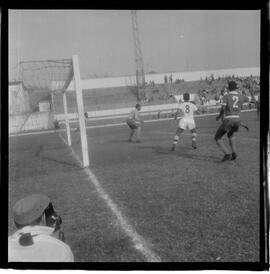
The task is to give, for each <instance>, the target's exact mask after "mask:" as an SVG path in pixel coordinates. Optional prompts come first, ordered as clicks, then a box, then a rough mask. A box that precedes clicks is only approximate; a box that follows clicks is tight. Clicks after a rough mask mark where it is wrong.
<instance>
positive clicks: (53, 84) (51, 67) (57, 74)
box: [20, 59, 73, 92]
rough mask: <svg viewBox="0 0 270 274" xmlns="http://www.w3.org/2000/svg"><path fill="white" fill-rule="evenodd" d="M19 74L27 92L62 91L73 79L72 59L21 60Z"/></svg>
mask: <svg viewBox="0 0 270 274" xmlns="http://www.w3.org/2000/svg"><path fill="white" fill-rule="evenodd" d="M20 75H21V81H22V84H23V88H24V89H25V90H27V91H28V92H39V91H50V92H63V91H65V90H66V89H67V88H68V86H69V84H70V82H71V80H72V79H73V66H72V60H69V59H67V60H48V61H30V62H21V63H20Z"/></svg>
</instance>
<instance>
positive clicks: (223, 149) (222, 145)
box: [216, 139, 229, 154]
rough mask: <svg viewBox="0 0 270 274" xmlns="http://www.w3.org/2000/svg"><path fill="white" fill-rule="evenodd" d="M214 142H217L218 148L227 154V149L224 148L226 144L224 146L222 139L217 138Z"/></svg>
mask: <svg viewBox="0 0 270 274" xmlns="http://www.w3.org/2000/svg"><path fill="white" fill-rule="evenodd" d="M216 142H217V145H218V147H219V148H220V150H221V151H222V152H223V153H224V154H229V152H228V150H227V148H226V146H225V144H224V142H223V140H222V139H218V140H216Z"/></svg>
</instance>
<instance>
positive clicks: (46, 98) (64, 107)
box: [9, 55, 89, 167]
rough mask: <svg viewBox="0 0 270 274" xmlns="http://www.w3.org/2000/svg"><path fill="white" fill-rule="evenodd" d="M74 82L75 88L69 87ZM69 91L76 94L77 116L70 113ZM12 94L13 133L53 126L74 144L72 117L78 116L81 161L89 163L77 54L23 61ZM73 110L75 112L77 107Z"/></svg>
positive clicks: (11, 116)
mask: <svg viewBox="0 0 270 274" xmlns="http://www.w3.org/2000/svg"><path fill="white" fill-rule="evenodd" d="M70 85H72V87H73V90H72V91H67V90H68V87H69V86H70ZM68 93H72V96H73V97H74V96H75V98H76V102H77V104H76V110H75V117H70V116H71V115H70V114H69V113H68V98H69V97H70V96H69V95H68ZM9 97H10V102H11V103H10V105H9V131H10V133H13V134H19V133H21V132H23V131H29V130H30V131H33V130H42V129H53V130H55V131H56V132H58V133H59V134H60V136H61V137H62V139H63V140H64V141H65V143H66V144H67V145H68V146H71V145H72V134H71V127H70V118H75V119H76V122H77V129H78V130H77V132H78V133H77V135H78V138H79V143H80V146H81V153H82V157H80V158H81V159H80V160H81V164H82V166H83V167H86V166H89V156H88V144H87V138H86V127H85V119H84V106H83V98H82V89H81V83H80V70H79V60H78V56H77V55H74V56H73V57H72V59H62V60H44V61H23V62H20V63H19V81H17V84H16V85H14V86H13V88H11V87H10V88H9ZM59 98H61V102H60V101H59ZM60 103H61V105H60ZM72 111H73V113H74V108H73V110H72ZM73 116H74V115H73ZM63 133H64V134H63ZM76 138H77V137H76ZM73 139H74V138H73ZM73 141H74V140H73ZM76 143H78V140H77V142H76Z"/></svg>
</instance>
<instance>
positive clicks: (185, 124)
mask: <svg viewBox="0 0 270 274" xmlns="http://www.w3.org/2000/svg"><path fill="white" fill-rule="evenodd" d="M178 126H179V128H181V129H184V130H185V129H188V130H192V129H194V128H196V125H195V121H194V119H193V118H185V117H183V118H181V119H180V121H179V125H178Z"/></svg>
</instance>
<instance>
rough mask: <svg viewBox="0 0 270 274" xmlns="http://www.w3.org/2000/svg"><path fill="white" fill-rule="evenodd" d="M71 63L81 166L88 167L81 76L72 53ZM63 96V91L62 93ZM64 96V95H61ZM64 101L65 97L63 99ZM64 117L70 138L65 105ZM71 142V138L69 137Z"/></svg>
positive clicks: (77, 60) (76, 59) (75, 56)
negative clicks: (80, 149)
mask: <svg viewBox="0 0 270 274" xmlns="http://www.w3.org/2000/svg"><path fill="white" fill-rule="evenodd" d="M72 65H73V74H74V82H75V91H76V100H77V107H78V119H79V128H80V138H81V147H82V160H83V161H82V165H83V167H88V166H89V165H90V162H89V150H88V142H87V136H86V126H85V117H84V106H83V96H82V87H81V76H80V66H79V57H78V55H72ZM64 96H65V93H64ZM63 98H65V97H63ZM64 102H66V99H65V100H64ZM65 109H66V110H65V117H66V119H65V120H66V126H67V134H68V136H69V137H68V138H70V127H69V122H68V115H67V106H66V107H65ZM70 144H71V138H70Z"/></svg>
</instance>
